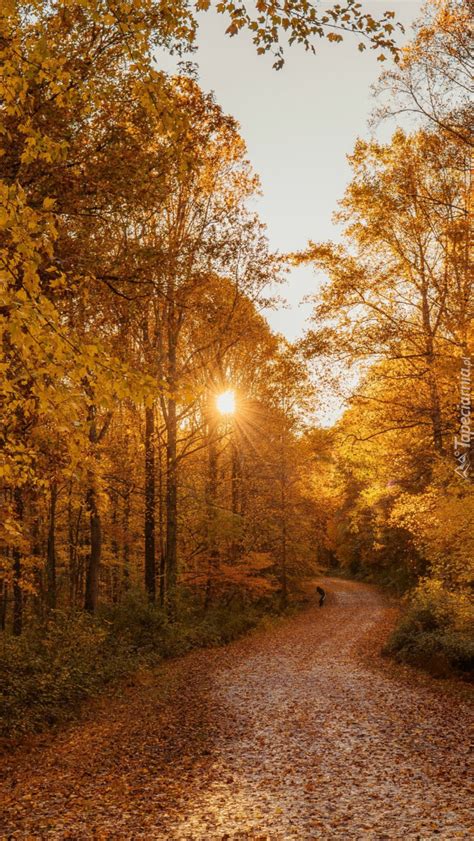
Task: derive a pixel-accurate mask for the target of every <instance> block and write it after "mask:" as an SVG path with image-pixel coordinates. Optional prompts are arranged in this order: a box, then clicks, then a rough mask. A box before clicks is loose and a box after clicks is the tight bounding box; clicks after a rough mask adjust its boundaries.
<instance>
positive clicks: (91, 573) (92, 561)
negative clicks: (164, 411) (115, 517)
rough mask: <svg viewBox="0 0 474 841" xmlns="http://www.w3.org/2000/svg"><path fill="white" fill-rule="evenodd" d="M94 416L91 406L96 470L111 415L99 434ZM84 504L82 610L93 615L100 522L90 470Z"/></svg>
mask: <svg viewBox="0 0 474 841" xmlns="http://www.w3.org/2000/svg"><path fill="white" fill-rule="evenodd" d="M95 416H96V408H95V406H94V405H92V404H91V406H90V408H89V422H90V428H89V440H90V442H91V444H93V445H94V458H95V461H96V463H97V469H98V462H99V458H100V453H99V450H98V447H99V444H100V442H101V441H102V439H103V437H104V435H105V433H106V432H107V429H108V428H109V424H110V421H111V419H112V413H111V412H109V413H108V414H107V416H106V417H105V420H104V422H103V425H102V429H101V430H100V432H99V431H98V430H97V425H96V419H95ZM86 504H87V509H88V511H89V519H90V553H89V563H88V566H87V572H86V592H85V598H84V610H87V611H88V612H89V613H95V612H96V610H97V605H98V601H99V573H100V561H101V556H102V521H101V516H100V510H99V501H98V496H97V490H96V476H95V475H94V472H93V471H92V470H91V471H90V472H89V487H88V490H87V496H86Z"/></svg>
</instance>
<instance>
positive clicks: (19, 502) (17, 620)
mask: <svg viewBox="0 0 474 841" xmlns="http://www.w3.org/2000/svg"><path fill="white" fill-rule="evenodd" d="M14 501H15V512H16V516H17V518H18V521H19V523H21V522H22V520H23V496H22V492H21V489H20V488H16V490H15V491H14ZM12 554H13V625H12V632H13V634H14V636H16V637H19V636H20V634H21V632H22V630H23V591H22V588H21V574H22V563H21V562H22V555H21V550H20V547H19V546H18V545H17V546H15V547H14V549H13V553H12Z"/></svg>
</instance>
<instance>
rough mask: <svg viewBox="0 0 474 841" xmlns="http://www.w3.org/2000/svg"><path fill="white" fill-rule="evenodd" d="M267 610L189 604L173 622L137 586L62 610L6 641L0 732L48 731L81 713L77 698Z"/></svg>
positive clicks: (232, 633) (236, 632)
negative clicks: (117, 600)
mask: <svg viewBox="0 0 474 841" xmlns="http://www.w3.org/2000/svg"><path fill="white" fill-rule="evenodd" d="M262 615H263V609H258V608H257V607H255V606H253V607H246V608H244V607H243V606H240V605H237V604H234V605H233V606H226V607H224V606H215V607H212V608H211V609H209V610H208V611H206V612H204V611H203V610H202V608H200V609H199V608H197V607H196V606H194V607H193V606H192V604H190V605H188V606H187V607H186V608H183V611H182V614H181V620H180V622H176V623H172V622H170V621H169V620H168V619H167V617H166V614H165V613H164V612H163V611H162V610H160V608H159V607H155V606H152V605H150V604H149V603H148V602H147V600H146V598H145V597H144V596H143V595H142V594H141V593H139V592H130V593H128V594H127V596H126V597H125V599H124V600H123V602H122V603H121V604H120V605H117V606H112V607H107V608H104V609H102V610H101V612H100V614H99V616H98V617H97V618H94V617H91V616H89V615H88V614H82V613H81V614H76V615H73V616H68V615H66V614H62V613H60V612H59V611H55V612H54V614H52V615H51V617H50V619H49V621H48V622H47V623H46V624H43V625H36V626H31V627H30V628H28V629H27V631H26V633H25V634H24V635H23V636H21V637H12V636H9V635H8V634H3V635H2V638H1V642H0V646H1V647H0V655H1V657H0V735H1V736H9V735H16V734H19V733H24V732H29V731H34V730H39V729H42V728H43V727H45V726H48V725H52V724H55V723H57V722H60V721H63V720H65V719H67V718H70V717H72V716H73V715H75V714H76V712H77V708H78V705H79V703H80V702H81V701H82V700H84V699H85V698H87V697H89V696H91V695H94V694H96V693H97V692H98V691H99V690H100V689H101V688H102V687H103V686H104V685H105V684H107V683H108V682H110V681H113V680H117V679H118V678H120V677H121V676H123V675H125V674H127V673H130V672H132V671H133V670H134V669H136V668H138V667H139V666H140V665H141V664H146V665H153V664H154V663H156V662H157V661H159V660H160V659H161V658H168V657H176V656H179V655H181V654H184V653H185V652H187V651H190V650H191V649H193V648H198V647H203V646H210V645H218V644H220V643H227V642H230V641H231V640H232V639H235V638H236V637H238V636H240V635H241V634H242V633H244V632H245V631H247V630H249V629H250V628H253V627H255V626H256V625H257V624H258V622H259V620H260V618H261V617H262Z"/></svg>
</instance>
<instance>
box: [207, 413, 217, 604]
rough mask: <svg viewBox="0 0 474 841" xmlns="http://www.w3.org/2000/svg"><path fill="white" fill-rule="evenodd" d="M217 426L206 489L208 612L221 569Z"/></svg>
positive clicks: (212, 433)
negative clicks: (218, 530)
mask: <svg viewBox="0 0 474 841" xmlns="http://www.w3.org/2000/svg"><path fill="white" fill-rule="evenodd" d="M216 431H217V430H216V425H215V423H214V422H212V421H211V423H210V424H209V446H208V474H207V489H206V506H207V554H208V571H207V583H206V595H205V600H204V609H205V610H207V608H208V607H209V605H210V604H211V601H212V596H213V589H214V585H215V578H216V574H217V572H218V569H219V547H218V543H217V534H216V526H217V523H216V520H217V481H218V480H217V465H218V453H217V444H216Z"/></svg>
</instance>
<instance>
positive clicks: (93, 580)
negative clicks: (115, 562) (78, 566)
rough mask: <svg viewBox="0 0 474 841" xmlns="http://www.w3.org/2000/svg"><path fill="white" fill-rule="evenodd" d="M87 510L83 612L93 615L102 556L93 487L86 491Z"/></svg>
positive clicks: (97, 596)
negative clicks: (87, 558) (88, 535)
mask: <svg viewBox="0 0 474 841" xmlns="http://www.w3.org/2000/svg"><path fill="white" fill-rule="evenodd" d="M86 502H87V508H88V511H89V517H90V554H89V563H88V567H87V574H86V593H85V599H84V610H87V611H88V612H89V613H95V612H96V610H97V605H98V601H99V570H100V559H101V554H102V523H101V519H100V513H99V508H98V505H97V494H96V491H95V488H94V487H93V485H91V487H89V490H88V491H87V499H86Z"/></svg>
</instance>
